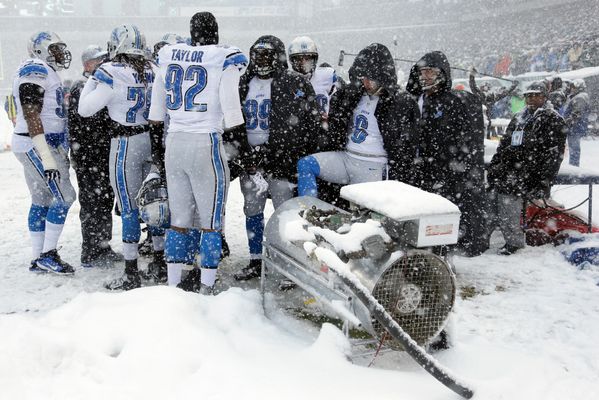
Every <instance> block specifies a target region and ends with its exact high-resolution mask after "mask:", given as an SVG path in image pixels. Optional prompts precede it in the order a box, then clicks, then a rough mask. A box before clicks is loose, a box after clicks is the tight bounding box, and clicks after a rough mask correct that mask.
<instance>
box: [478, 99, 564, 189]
mask: <svg viewBox="0 0 599 400" xmlns="http://www.w3.org/2000/svg"><path fill="white" fill-rule="evenodd" d="M566 137H567V128H566V125H565V122H564V120H563V118H562V117H561V116H560V115H559V114H558V113H557V112H555V111H554V110H553V109H552V108H551V107H546V108H539V109H537V110H536V111H535V112H534V113H531V112H530V111H529V110H528V108H525V109H524V110H522V111H521V112H519V113H518V114H516V115H515V116H514V118H512V120H511V121H510V124H509V125H508V127H507V130H506V133H505V135H504V136H503V138H502V139H501V142H500V143H499V146H498V147H497V152H496V153H495V155H494V156H493V159H492V160H491V164H490V166H489V168H488V170H487V180H488V183H489V187H490V188H491V189H494V190H495V191H497V192H498V193H503V194H511V195H515V196H522V197H528V198H543V197H546V196H548V195H549V190H550V188H551V183H552V182H553V180H554V179H555V177H556V175H557V173H558V171H559V167H560V164H561V162H562V159H563V155H564V148H565V145H566Z"/></svg>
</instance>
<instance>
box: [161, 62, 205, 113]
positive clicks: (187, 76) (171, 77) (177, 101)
mask: <svg viewBox="0 0 599 400" xmlns="http://www.w3.org/2000/svg"><path fill="white" fill-rule="evenodd" d="M165 78H166V79H165V85H164V86H165V89H166V92H167V96H166V108H168V109H169V110H178V109H180V108H181V107H182V106H184V107H185V108H184V109H185V111H199V112H205V111H206V110H207V109H208V105H207V104H206V103H196V102H195V98H196V96H197V95H199V94H200V93H201V92H202V90H204V89H205V88H206V85H207V84H208V73H207V72H206V69H205V68H204V67H202V66H200V65H191V66H189V67H188V68H187V69H185V70H184V69H183V67H182V66H180V65H178V64H170V65H169V66H168V68H167V69H166V77H165ZM183 81H191V82H193V83H192V85H191V86H190V87H189V88H188V89H187V90H186V91H185V93H183Z"/></svg>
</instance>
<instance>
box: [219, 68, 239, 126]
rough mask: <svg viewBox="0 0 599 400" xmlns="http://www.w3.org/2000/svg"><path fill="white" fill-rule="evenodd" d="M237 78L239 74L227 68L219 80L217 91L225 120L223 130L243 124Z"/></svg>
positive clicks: (235, 69) (233, 69) (237, 71)
mask: <svg viewBox="0 0 599 400" xmlns="http://www.w3.org/2000/svg"><path fill="white" fill-rule="evenodd" d="M239 78H240V73H239V70H238V69H237V68H227V69H225V70H224V71H223V74H222V76H221V79H220V86H219V88H218V91H219V98H220V104H221V108H222V110H223V114H224V118H225V129H231V128H233V127H236V126H238V125H243V124H244V120H243V113H242V112H241V101H240V100H239Z"/></svg>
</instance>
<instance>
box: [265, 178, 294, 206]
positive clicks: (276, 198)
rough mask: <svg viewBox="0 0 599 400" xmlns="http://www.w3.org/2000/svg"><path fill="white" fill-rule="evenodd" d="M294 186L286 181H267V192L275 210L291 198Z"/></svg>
mask: <svg viewBox="0 0 599 400" xmlns="http://www.w3.org/2000/svg"><path fill="white" fill-rule="evenodd" d="M294 187H295V185H293V184H292V183H290V182H289V181H288V180H286V179H269V181H268V191H269V192H270V198H271V200H272V206H273V207H274V209H275V210H276V209H277V208H279V206H280V205H281V204H283V203H284V202H286V201H287V200H289V199H292V198H293V194H294V193H293V189H294Z"/></svg>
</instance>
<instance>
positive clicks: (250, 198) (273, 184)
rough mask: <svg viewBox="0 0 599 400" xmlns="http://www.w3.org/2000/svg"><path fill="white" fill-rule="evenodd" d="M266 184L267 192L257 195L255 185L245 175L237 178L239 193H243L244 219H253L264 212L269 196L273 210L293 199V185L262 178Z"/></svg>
mask: <svg viewBox="0 0 599 400" xmlns="http://www.w3.org/2000/svg"><path fill="white" fill-rule="evenodd" d="M264 179H266V181H267V182H268V191H266V192H264V193H260V194H258V193H257V191H256V185H254V183H253V182H252V180H251V179H250V176H249V175H248V174H247V173H243V174H242V175H241V176H240V177H239V183H240V185H241V193H243V213H244V214H245V216H246V217H253V216H254V215H258V214H260V213H262V212H263V211H264V207H265V206H266V199H267V198H268V195H269V194H270V197H271V199H272V205H273V207H274V208H275V210H276V209H277V208H278V207H279V206H280V205H281V204H283V203H284V202H286V201H287V200H289V199H291V198H292V197H293V189H294V185H293V184H291V183H289V181H287V180H285V179H272V178H267V177H264Z"/></svg>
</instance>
